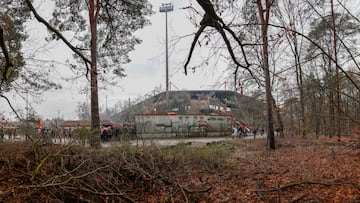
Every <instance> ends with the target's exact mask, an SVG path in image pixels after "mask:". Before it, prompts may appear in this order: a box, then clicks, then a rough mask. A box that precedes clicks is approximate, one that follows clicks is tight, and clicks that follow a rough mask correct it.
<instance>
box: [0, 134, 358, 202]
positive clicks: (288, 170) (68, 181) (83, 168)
mask: <svg viewBox="0 0 360 203" xmlns="http://www.w3.org/2000/svg"><path fill="white" fill-rule="evenodd" d="M265 145H266V139H256V140H239V139H234V140H231V141H226V142H219V143H213V144H209V145H207V146H202V147H200V146H191V144H179V145H176V146H169V147H153V148H151V149H150V148H146V149H145V148H144V149H134V148H132V147H130V146H127V147H117V149H100V150H95V151H92V150H87V149H83V148H80V147H73V146H67V147H64V146H57V145H52V144H51V145H48V144H41V145H39V144H34V143H33V144H32V145H29V144H25V143H13V144H12V145H10V144H9V143H0V202H38V201H40V202H161V203H163V202H164V203H165V202H211V203H213V202H234V203H236V202H341V203H342V202H349V203H351V202H352V203H355V202H360V137H359V136H348V137H342V138H341V140H340V141H338V138H337V137H334V138H329V137H324V136H320V137H319V138H316V137H310V136H309V137H307V138H301V137H295V136H294V137H286V138H279V137H276V149H275V150H268V149H266V148H265ZM120 148H121V150H120Z"/></svg>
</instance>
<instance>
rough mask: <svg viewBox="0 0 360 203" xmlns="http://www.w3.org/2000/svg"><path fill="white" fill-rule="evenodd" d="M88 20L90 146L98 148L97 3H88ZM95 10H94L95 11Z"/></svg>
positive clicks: (98, 6) (91, 0)
mask: <svg viewBox="0 0 360 203" xmlns="http://www.w3.org/2000/svg"><path fill="white" fill-rule="evenodd" d="M89 6H90V7H89V20H90V30H91V71H90V88H91V90H90V93H91V128H92V135H91V138H90V140H89V141H90V145H91V146H92V147H98V146H99V145H100V116H99V96H98V84H97V82H98V79H97V60H96V57H97V56H96V55H97V26H96V23H97V16H98V12H99V9H100V4H99V1H98V0H97V1H96V4H95V2H94V0H90V1H89ZM95 8H96V10H95Z"/></svg>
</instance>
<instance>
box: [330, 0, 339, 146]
mask: <svg viewBox="0 0 360 203" xmlns="http://www.w3.org/2000/svg"><path fill="white" fill-rule="evenodd" d="M331 16H332V26H333V32H334V35H333V36H334V38H333V39H334V40H333V41H334V61H335V67H336V121H335V122H336V123H335V127H336V131H335V133H336V134H337V136H338V140H339V141H340V138H341V137H340V133H341V129H340V113H341V112H340V82H339V65H338V62H337V61H338V60H337V45H336V42H337V39H336V24H335V14H334V1H333V0H331Z"/></svg>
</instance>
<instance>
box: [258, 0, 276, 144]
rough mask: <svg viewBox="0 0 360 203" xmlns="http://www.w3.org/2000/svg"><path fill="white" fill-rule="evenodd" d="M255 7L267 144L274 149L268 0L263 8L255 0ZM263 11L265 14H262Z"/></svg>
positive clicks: (259, 2) (259, 1) (259, 0)
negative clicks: (258, 31) (263, 77)
mask: <svg viewBox="0 0 360 203" xmlns="http://www.w3.org/2000/svg"><path fill="white" fill-rule="evenodd" d="M257 7H258V12H259V17H260V22H261V37H262V42H263V53H262V55H263V66H264V67H263V68H264V76H265V89H266V108H267V124H268V126H267V128H268V129H267V146H268V148H270V149H275V136H274V119H273V111H272V95H271V85H270V67H269V50H268V36H267V34H268V24H269V18H270V0H265V9H263V6H262V3H261V0H257ZM264 13H265V16H264Z"/></svg>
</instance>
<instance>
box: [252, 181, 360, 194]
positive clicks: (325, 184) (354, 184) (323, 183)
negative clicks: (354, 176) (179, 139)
mask: <svg viewBox="0 0 360 203" xmlns="http://www.w3.org/2000/svg"><path fill="white" fill-rule="evenodd" d="M302 185H323V186H334V185H352V186H354V187H355V188H356V189H358V190H360V185H359V184H357V183H355V182H340V181H335V182H317V181H301V182H296V183H290V184H288V185H285V186H282V187H277V188H272V189H264V190H255V192H274V191H283V190H288V189H290V188H293V187H296V186H302Z"/></svg>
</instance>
